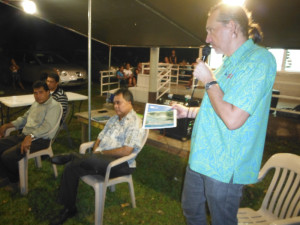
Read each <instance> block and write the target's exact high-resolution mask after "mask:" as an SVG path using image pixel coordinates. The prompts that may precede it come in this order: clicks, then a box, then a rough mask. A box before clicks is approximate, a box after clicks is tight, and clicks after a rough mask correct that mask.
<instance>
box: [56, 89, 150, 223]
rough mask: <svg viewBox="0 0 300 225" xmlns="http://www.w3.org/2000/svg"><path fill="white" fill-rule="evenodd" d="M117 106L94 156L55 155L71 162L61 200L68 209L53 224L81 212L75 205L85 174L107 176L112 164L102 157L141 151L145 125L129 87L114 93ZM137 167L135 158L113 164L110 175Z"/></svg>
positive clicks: (62, 183) (66, 170) (97, 142)
mask: <svg viewBox="0 0 300 225" xmlns="http://www.w3.org/2000/svg"><path fill="white" fill-rule="evenodd" d="M114 109H115V112H116V115H115V116H113V117H111V118H110V119H109V120H108V122H107V123H106V125H105V127H104V129H103V130H102V131H101V132H100V133H99V135H98V138H97V140H96V141H95V144H94V147H93V154H92V155H78V154H70V155H58V156H55V157H53V158H52V160H51V161H52V163H54V164H58V165H61V164H65V163H68V164H67V165H66V167H65V170H64V172H63V174H62V180H61V186H60V189H59V201H60V203H61V204H62V205H63V206H64V209H63V210H62V211H61V213H60V214H59V215H57V216H56V217H55V219H54V220H53V221H51V224H52V225H59V224H63V223H64V222H65V221H66V220H67V219H68V218H71V217H73V216H75V214H76V213H77V209H76V205H75V204H76V195H77V188H78V183H79V179H80V177H81V176H85V175H96V174H98V175H102V176H105V173H106V166H107V165H108V164H106V162H105V163H104V162H103V160H101V158H103V157H105V156H110V157H112V158H115V159H116V158H119V157H123V156H127V155H130V154H131V153H132V152H135V153H138V152H139V151H140V150H141V144H142V137H143V136H144V130H143V129H142V128H141V127H142V123H141V120H140V118H139V117H138V115H137V114H136V112H135V111H134V109H133V96H132V93H131V92H130V91H129V90H128V89H125V88H121V89H119V90H117V91H116V92H115V93H114ZM103 155H104V156H103ZM69 161H70V162H69ZM135 167H136V165H135V160H129V161H128V162H124V163H122V164H120V165H118V166H116V167H113V168H112V170H111V174H110V175H111V177H118V176H123V175H128V174H131V173H132V172H133V171H134V169H135Z"/></svg>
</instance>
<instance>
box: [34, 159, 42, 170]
mask: <svg viewBox="0 0 300 225" xmlns="http://www.w3.org/2000/svg"><path fill="white" fill-rule="evenodd" d="M35 165H36V167H37V168H42V159H41V156H37V157H35Z"/></svg>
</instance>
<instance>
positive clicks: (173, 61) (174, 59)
mask: <svg viewBox="0 0 300 225" xmlns="http://www.w3.org/2000/svg"><path fill="white" fill-rule="evenodd" d="M169 63H171V64H177V56H176V52H175V50H174V49H173V50H172V52H171V55H170V56H169Z"/></svg>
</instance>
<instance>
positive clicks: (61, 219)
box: [50, 207, 77, 225]
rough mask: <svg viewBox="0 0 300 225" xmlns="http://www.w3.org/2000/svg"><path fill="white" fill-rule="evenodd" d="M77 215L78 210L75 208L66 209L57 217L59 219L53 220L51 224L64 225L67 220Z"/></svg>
mask: <svg viewBox="0 0 300 225" xmlns="http://www.w3.org/2000/svg"><path fill="white" fill-rule="evenodd" d="M76 214H77V209H76V207H74V208H73V209H69V208H64V209H63V210H62V211H61V212H60V214H59V215H58V216H57V218H55V219H53V220H52V221H51V223H50V225H61V224H63V223H64V222H65V221H66V220H67V219H69V218H71V217H73V216H75V215H76Z"/></svg>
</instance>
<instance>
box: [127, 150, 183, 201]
mask: <svg viewBox="0 0 300 225" xmlns="http://www.w3.org/2000/svg"><path fill="white" fill-rule="evenodd" d="M136 161H137V169H136V171H135V172H134V174H133V179H134V181H135V182H139V183H141V184H142V185H146V186H148V187H149V188H151V189H154V190H155V191H158V192H162V193H164V194H165V195H167V196H169V197H170V198H172V199H175V200H180V198H181V191H182V185H183V180H184V174H185V168H186V165H187V161H186V160H185V159H183V158H180V157H178V156H175V155H172V154H169V153H167V152H164V151H161V150H159V149H157V148H155V147H152V146H149V145H145V147H144V148H143V150H142V151H141V152H140V153H139V155H138V157H137V159H136Z"/></svg>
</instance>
